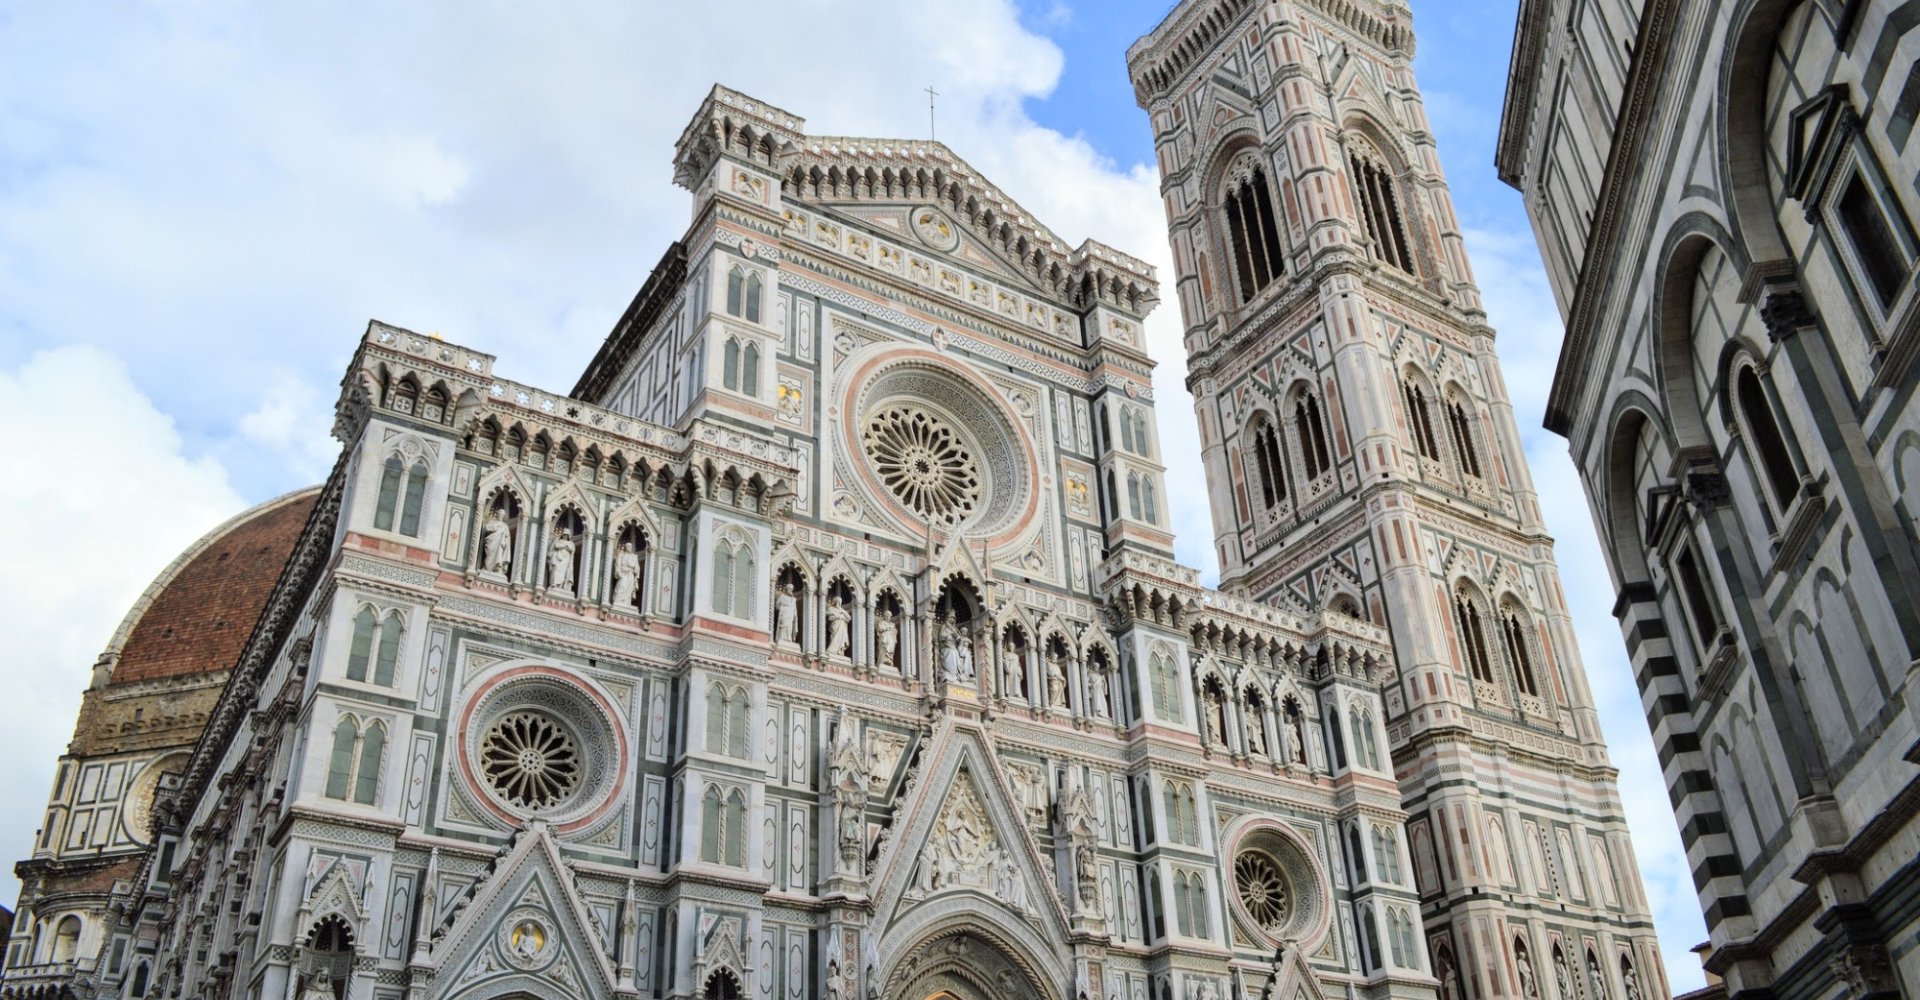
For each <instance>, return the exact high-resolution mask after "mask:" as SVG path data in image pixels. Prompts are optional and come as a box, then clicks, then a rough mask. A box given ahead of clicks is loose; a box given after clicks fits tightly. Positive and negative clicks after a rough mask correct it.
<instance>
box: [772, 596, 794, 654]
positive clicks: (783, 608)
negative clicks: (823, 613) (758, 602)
mask: <svg viewBox="0 0 1920 1000" xmlns="http://www.w3.org/2000/svg"><path fill="white" fill-rule="evenodd" d="M773 635H774V640H775V641H776V642H778V643H780V644H781V645H782V646H792V645H795V644H796V643H797V642H798V641H799V637H800V594H799V592H798V591H797V590H796V589H795V588H794V586H793V584H791V583H783V584H781V585H780V587H779V591H778V593H777V594H775V596H774V600H773Z"/></svg>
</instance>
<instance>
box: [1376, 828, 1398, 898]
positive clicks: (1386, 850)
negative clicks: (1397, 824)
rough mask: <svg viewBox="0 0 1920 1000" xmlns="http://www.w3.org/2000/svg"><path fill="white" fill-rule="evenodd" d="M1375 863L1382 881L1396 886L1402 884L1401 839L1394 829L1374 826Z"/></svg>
mask: <svg viewBox="0 0 1920 1000" xmlns="http://www.w3.org/2000/svg"><path fill="white" fill-rule="evenodd" d="M1373 863H1374V866H1375V867H1376V868H1378V869H1379V871H1380V879H1381V881H1384V882H1392V883H1394V884H1396V885H1397V884H1399V883H1400V878H1401V869H1400V839H1399V838H1398V837H1396V836H1395V835H1394V832H1393V828H1392V827H1387V826H1382V825H1380V824H1378V823H1376V824H1374V826H1373Z"/></svg>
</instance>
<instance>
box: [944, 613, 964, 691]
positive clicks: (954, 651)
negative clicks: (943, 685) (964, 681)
mask: <svg viewBox="0 0 1920 1000" xmlns="http://www.w3.org/2000/svg"><path fill="white" fill-rule="evenodd" d="M940 679H941V680H943V681H945V682H947V683H948V684H958V683H960V629H959V628H958V627H957V626H955V625H953V624H952V623H950V622H948V621H947V620H946V619H945V618H942V619H940Z"/></svg>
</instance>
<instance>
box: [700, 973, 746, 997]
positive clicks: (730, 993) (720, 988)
mask: <svg viewBox="0 0 1920 1000" xmlns="http://www.w3.org/2000/svg"><path fill="white" fill-rule="evenodd" d="M741 995H742V994H741V992H740V980H738V979H736V978H734V975H733V973H731V972H729V971H727V970H726V969H720V970H717V971H716V972H714V974H713V975H711V976H708V977H707V986H706V989H705V990H704V991H702V992H701V994H700V996H701V998H702V1000H740V998H741Z"/></svg>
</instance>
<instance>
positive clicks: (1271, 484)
mask: <svg viewBox="0 0 1920 1000" xmlns="http://www.w3.org/2000/svg"><path fill="white" fill-rule="evenodd" d="M1253 464H1254V468H1255V469H1256V470H1258V472H1259V475H1260V499H1261V500H1262V501H1263V502H1264V503H1265V504H1266V506H1267V509H1268V510H1272V509H1274V508H1276V507H1278V506H1279V505H1280V503H1281V502H1282V501H1284V500H1286V499H1287V472H1286V469H1287V461H1286V455H1285V453H1283V452H1282V451H1281V450H1280V435H1279V433H1278V432H1277V431H1275V430H1274V427H1273V422H1272V421H1270V420H1268V419H1266V416H1265V415H1264V414H1262V415H1261V416H1260V417H1259V418H1257V423H1256V424H1255V425H1254V429H1253Z"/></svg>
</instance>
